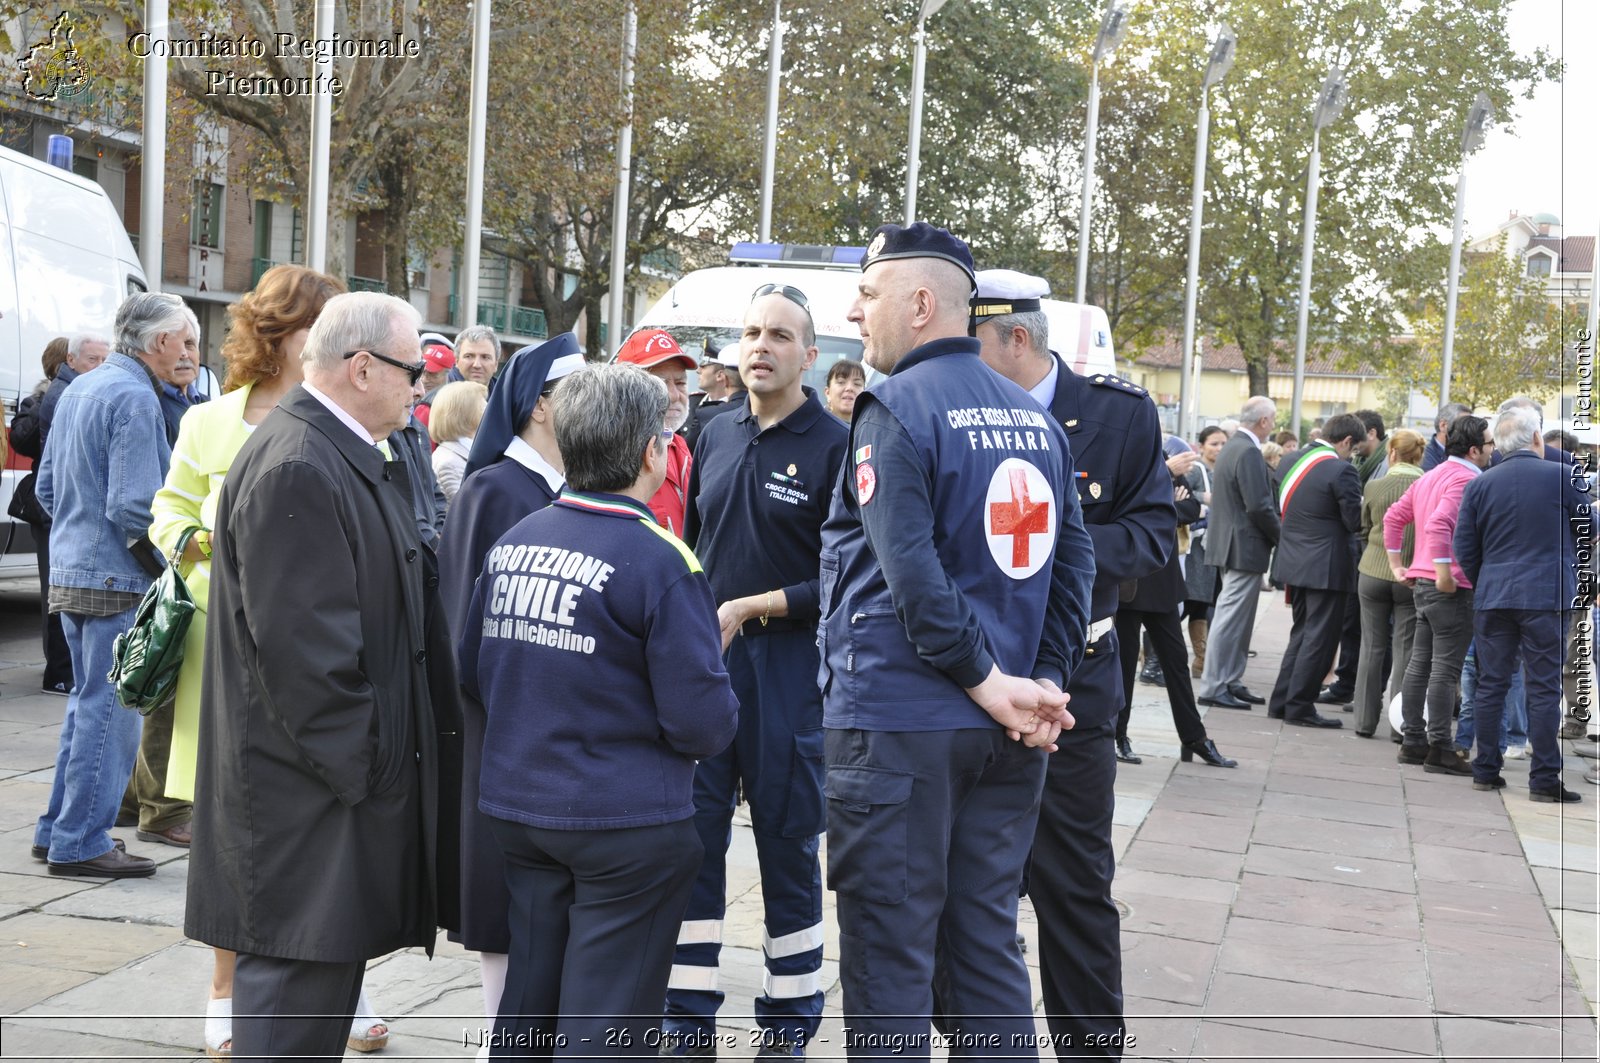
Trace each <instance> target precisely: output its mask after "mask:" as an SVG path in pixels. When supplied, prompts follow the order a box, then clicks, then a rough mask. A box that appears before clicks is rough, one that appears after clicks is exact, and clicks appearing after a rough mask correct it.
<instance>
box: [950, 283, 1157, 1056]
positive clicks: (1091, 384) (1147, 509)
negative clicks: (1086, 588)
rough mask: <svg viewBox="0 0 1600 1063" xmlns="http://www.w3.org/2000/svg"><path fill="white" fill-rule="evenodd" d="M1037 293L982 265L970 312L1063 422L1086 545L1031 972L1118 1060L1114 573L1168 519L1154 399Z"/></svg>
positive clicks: (991, 360) (1082, 1045) (1000, 358)
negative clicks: (1073, 356)
mask: <svg viewBox="0 0 1600 1063" xmlns="http://www.w3.org/2000/svg"><path fill="white" fill-rule="evenodd" d="M1047 294H1049V286H1048V285H1047V284H1046V283H1045V282H1044V281H1043V280H1041V279H1040V278H1037V277H1028V276H1026V275H1024V274H1019V273H1014V272H1012V271H1010V270H985V271H984V272H983V273H981V274H979V275H978V295H977V298H975V299H974V300H973V308H972V315H973V320H974V322H975V323H976V327H975V332H976V335H977V337H978V340H979V341H980V342H981V343H982V345H983V360H984V362H985V363H986V364H987V365H988V366H989V367H990V368H991V369H994V370H995V371H996V372H998V373H999V374H1000V375H1001V376H1004V377H1006V378H1007V379H1009V380H1011V381H1012V382H1014V383H1015V384H1017V385H1018V386H1019V387H1021V388H1023V389H1024V390H1026V391H1027V392H1028V393H1029V394H1030V395H1032V396H1033V398H1034V400H1035V401H1036V402H1038V403H1039V405H1041V406H1043V407H1044V408H1045V409H1047V410H1049V411H1050V413H1051V415H1052V416H1053V417H1054V418H1055V419H1056V420H1057V421H1059V422H1060V424H1061V426H1062V427H1063V428H1064V429H1066V433H1067V440H1068V441H1069V443H1070V444H1071V447H1072V463H1073V465H1074V466H1075V467H1076V469H1077V485H1078V497H1079V499H1080V500H1081V501H1082V504H1083V523H1084V527H1085V528H1086V529H1087V530H1088V533H1089V538H1090V539H1091V540H1093V542H1094V594H1093V604H1092V606H1091V608H1090V624H1089V644H1088V646H1087V647H1086V648H1085V650H1084V660H1083V666H1082V667H1081V668H1079V669H1078V670H1077V671H1076V672H1074V673H1073V674H1072V681H1071V682H1070V683H1069V684H1068V686H1067V692H1068V693H1069V694H1071V695H1072V714H1073V716H1074V717H1075V718H1076V719H1077V725H1076V726H1074V727H1073V728H1072V730H1070V731H1067V732H1065V733H1063V734H1062V735H1061V737H1060V738H1059V739H1058V740H1057V744H1058V745H1059V746H1060V747H1061V748H1060V749H1059V750H1057V751H1056V752H1055V753H1054V754H1052V755H1051V757H1050V768H1049V772H1048V774H1047V776H1046V778H1045V786H1044V803H1043V807H1042V808H1041V809H1040V812H1039V826H1038V831H1037V833H1036V834H1035V836H1034V842H1033V861H1032V865H1031V869H1030V871H1029V876H1028V895H1029V896H1030V897H1032V898H1033V907H1034V911H1035V912H1036V913H1037V914H1038V917H1039V975H1040V978H1041V980H1042V982H1043V986H1044V1010H1045V1014H1046V1016H1047V1021H1048V1022H1049V1025H1050V1031H1051V1033H1052V1034H1054V1035H1057V1036H1058V1038H1059V1040H1058V1041H1057V1052H1058V1054H1059V1055H1060V1056H1061V1058H1063V1059H1066V1058H1069V1057H1075V1058H1082V1057H1083V1056H1084V1055H1094V1054H1096V1053H1103V1054H1104V1055H1107V1056H1110V1057H1111V1058H1120V1057H1121V1055H1122V1047H1121V1046H1122V1041H1123V1038H1122V1036H1121V1035H1122V1034H1123V1031H1124V1027H1123V1023H1122V945H1121V940H1120V935H1119V931H1120V927H1119V922H1118V917H1117V908H1116V905H1115V904H1114V903H1112V900H1111V878H1112V874H1113V873H1114V871H1115V869H1116V867H1115V860H1114V858H1113V855H1112V851H1111V813H1112V806H1113V804H1114V801H1115V798H1114V794H1113V792H1112V788H1113V786H1114V784H1115V782H1116V777H1117V768H1116V752H1115V746H1114V745H1113V740H1114V738H1115V734H1116V717H1117V713H1118V712H1120V711H1121V709H1122V702H1123V691H1122V674H1121V670H1120V668H1119V667H1118V663H1117V636H1116V632H1115V630H1114V627H1113V624H1114V621H1115V619H1116V612H1117V593H1118V589H1119V587H1120V585H1121V584H1122V583H1123V581H1125V580H1137V579H1143V578H1144V577H1146V576H1149V575H1151V574H1152V573H1154V572H1157V571H1159V570H1160V569H1161V567H1162V566H1163V565H1165V564H1166V561H1167V555H1168V554H1170V553H1171V552H1172V550H1173V548H1174V545H1175V539H1176V524H1177V518H1176V515H1175V514H1174V512H1173V507H1172V478H1171V477H1170V476H1168V475H1167V472H1166V462H1165V455H1163V453H1162V451H1161V425H1160V422H1159V420H1158V419H1157V416H1156V408H1155V404H1154V403H1152V402H1151V401H1150V399H1149V396H1148V395H1146V394H1145V391H1144V389H1143V388H1140V387H1136V386H1134V385H1133V384H1130V383H1129V382H1128V381H1126V380H1122V379H1120V378H1118V377H1115V376H1110V375H1107V374H1102V373H1097V374H1095V375H1094V376H1090V377H1080V376H1078V375H1077V374H1075V373H1074V372H1072V370H1070V369H1068V368H1067V367H1066V365H1065V364H1063V363H1062V361H1061V359H1060V358H1058V357H1056V356H1055V354H1053V353H1052V352H1051V351H1050V349H1049V346H1048V325H1047V323H1046V321H1045V318H1044V314H1043V313H1042V312H1041V310H1040V304H1039V300H1040V298H1042V297H1043V296H1045V295H1047ZM1129 652H1136V647H1129Z"/></svg>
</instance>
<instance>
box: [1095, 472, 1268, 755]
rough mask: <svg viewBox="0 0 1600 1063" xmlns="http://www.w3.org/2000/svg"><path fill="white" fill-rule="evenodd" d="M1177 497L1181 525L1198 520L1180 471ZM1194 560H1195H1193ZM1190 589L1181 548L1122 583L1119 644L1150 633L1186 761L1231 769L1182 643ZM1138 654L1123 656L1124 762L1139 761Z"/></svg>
mask: <svg viewBox="0 0 1600 1063" xmlns="http://www.w3.org/2000/svg"><path fill="white" fill-rule="evenodd" d="M1182 461H1183V459H1182V457H1181V456H1180V457H1177V458H1171V459H1169V460H1168V463H1167V464H1168V469H1169V471H1170V470H1172V469H1173V467H1174V463H1179V464H1181V463H1182ZM1172 490H1173V501H1174V503H1175V506H1176V509H1177V513H1178V523H1179V524H1180V525H1183V524H1189V523H1192V522H1194V521H1196V520H1198V519H1199V517H1200V503H1199V501H1198V500H1197V499H1195V498H1194V496H1193V495H1191V494H1190V493H1189V488H1188V486H1187V484H1185V483H1184V480H1183V478H1182V477H1181V476H1177V475H1174V476H1173V483H1172ZM1191 563H1192V559H1191ZM1186 592H1187V588H1186V584H1185V582H1184V576H1183V571H1182V569H1181V568H1180V567H1179V562H1178V553H1177V551H1173V552H1172V553H1171V554H1170V555H1169V556H1168V557H1167V564H1166V566H1165V567H1164V568H1162V569H1161V570H1160V571H1159V572H1156V573H1155V574H1154V575H1151V576H1146V577H1145V578H1144V579H1141V580H1136V581H1133V582H1131V583H1128V584H1124V585H1123V600H1122V603H1121V604H1120V605H1119V606H1118V607H1117V645H1119V646H1137V645H1138V644H1139V630H1140V628H1144V629H1145V630H1146V631H1148V632H1149V633H1150V642H1151V645H1152V646H1153V648H1154V649H1155V652H1156V660H1157V661H1159V662H1160V664H1161V670H1162V672H1163V673H1164V674H1165V675H1166V681H1167V698H1168V699H1169V700H1170V702H1171V704H1172V723H1173V726H1174V727H1176V728H1177V730H1178V740H1179V741H1180V742H1182V743H1183V752H1182V753H1181V754H1180V755H1181V756H1182V758H1183V760H1184V762H1185V763H1187V762H1189V761H1191V760H1193V759H1194V758H1195V757H1199V758H1200V759H1201V760H1202V761H1204V762H1205V763H1207V764H1210V765H1212V766H1213V767H1218V768H1233V767H1237V766H1238V761H1234V760H1229V759H1228V758H1227V757H1224V756H1223V755H1222V754H1221V753H1219V752H1218V751H1217V746H1216V743H1215V742H1213V741H1211V739H1210V738H1209V737H1207V736H1206V727H1205V724H1204V723H1202V722H1201V720H1200V711H1199V709H1198V708H1197V707H1196V706H1195V700H1194V685H1193V684H1192V683H1191V682H1190V679H1189V669H1188V668H1187V665H1188V660H1187V659H1186V658H1187V655H1186V654H1185V652H1184V648H1183V633H1182V632H1181V631H1180V630H1179V628H1178V606H1179V605H1181V604H1182V603H1183V601H1184V597H1185V594H1186ZM1135 663H1136V662H1135V655H1134V654H1132V653H1127V654H1123V655H1122V696H1123V699H1124V700H1123V705H1122V712H1121V713H1119V714H1118V716H1117V759H1118V760H1120V761H1122V762H1123V763H1125V764H1138V763H1140V758H1139V757H1137V756H1135V755H1134V752H1133V745H1132V743H1130V742H1129V741H1128V718H1129V716H1130V715H1131V714H1132V712H1133V672H1134V665H1135Z"/></svg>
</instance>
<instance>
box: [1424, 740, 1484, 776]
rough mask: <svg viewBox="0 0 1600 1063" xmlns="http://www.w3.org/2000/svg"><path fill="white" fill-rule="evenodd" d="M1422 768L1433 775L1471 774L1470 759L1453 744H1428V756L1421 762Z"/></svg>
mask: <svg viewBox="0 0 1600 1063" xmlns="http://www.w3.org/2000/svg"><path fill="white" fill-rule="evenodd" d="M1422 770H1423V771H1426V772H1429V773H1431V774H1433V775H1471V774H1472V761H1470V760H1468V759H1467V755H1466V754H1465V753H1463V752H1462V751H1461V750H1459V749H1457V748H1456V747H1455V746H1454V745H1453V744H1452V745H1448V746H1429V747H1428V758H1427V759H1426V760H1424V761H1423V762H1422Z"/></svg>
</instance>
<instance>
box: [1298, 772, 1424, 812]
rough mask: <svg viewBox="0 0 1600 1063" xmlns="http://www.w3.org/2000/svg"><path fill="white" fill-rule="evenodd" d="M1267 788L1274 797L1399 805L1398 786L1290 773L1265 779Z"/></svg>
mask: <svg viewBox="0 0 1600 1063" xmlns="http://www.w3.org/2000/svg"><path fill="white" fill-rule="evenodd" d="M1267 788H1268V789H1269V790H1271V791H1272V792H1273V793H1279V794H1303V795H1305V796H1306V797H1328V798H1332V799H1333V800H1336V801H1365V802H1367V803H1368V804H1374V805H1396V804H1399V803H1400V788H1399V787H1398V786H1385V785H1383V784H1381V783H1378V782H1375V781H1374V780H1371V779H1324V778H1321V777H1319V776H1316V775H1301V774H1297V773H1296V772H1293V771H1274V772H1273V773H1272V774H1271V775H1270V776H1268V778H1267Z"/></svg>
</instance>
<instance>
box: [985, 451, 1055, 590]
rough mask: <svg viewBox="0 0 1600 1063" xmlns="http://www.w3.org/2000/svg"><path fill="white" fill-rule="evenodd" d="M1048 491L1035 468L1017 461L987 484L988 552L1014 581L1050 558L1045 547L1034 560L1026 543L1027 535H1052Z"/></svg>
mask: <svg viewBox="0 0 1600 1063" xmlns="http://www.w3.org/2000/svg"><path fill="white" fill-rule="evenodd" d="M1049 488H1050V484H1049V481H1048V480H1046V479H1045V477H1044V474H1043V473H1041V472H1040V471H1039V470H1038V468H1037V467H1035V466H1033V465H1031V464H1030V463H1028V462H1026V461H1023V460H1021V459H1018V458H1010V459H1007V460H1006V461H1004V462H1002V463H1001V465H1000V468H998V469H996V470H995V473H994V477H993V478H992V479H991V480H990V482H989V495H988V503H989V527H988V532H989V552H990V553H991V554H993V555H994V559H995V563H996V564H998V565H999V566H1000V567H1001V568H1002V569H1004V570H1005V572H1006V575H1008V576H1010V577H1011V578H1013V579H1025V578H1027V577H1028V576H1031V575H1033V573H1035V572H1037V571H1038V570H1039V568H1040V567H1042V566H1043V564H1044V562H1045V560H1046V559H1047V558H1048V556H1049V550H1048V548H1047V549H1046V550H1045V551H1044V554H1043V556H1039V557H1037V558H1036V557H1035V555H1034V552H1033V550H1032V549H1031V548H1030V542H1029V537H1030V536H1033V535H1045V536H1053V534H1054V532H1055V513H1054V510H1053V507H1052V504H1051V502H1052V500H1051V495H1050V489H1049ZM1006 539H1010V540H1011V541H1010V542H1009V543H1007V542H1006ZM1049 541H1050V540H1047V542H1049Z"/></svg>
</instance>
